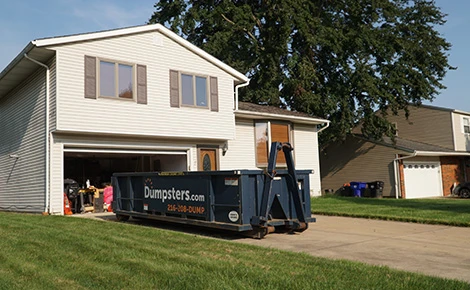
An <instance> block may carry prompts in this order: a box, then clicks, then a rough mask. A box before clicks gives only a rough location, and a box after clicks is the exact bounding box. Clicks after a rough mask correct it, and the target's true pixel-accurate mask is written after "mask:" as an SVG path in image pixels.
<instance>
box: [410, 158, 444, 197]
mask: <svg viewBox="0 0 470 290" xmlns="http://www.w3.org/2000/svg"><path fill="white" fill-rule="evenodd" d="M403 171H404V177H405V194H406V198H426V197H438V196H442V182H441V181H442V177H441V165H440V163H439V162H411V161H408V162H403Z"/></svg>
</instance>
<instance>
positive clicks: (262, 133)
mask: <svg viewBox="0 0 470 290" xmlns="http://www.w3.org/2000/svg"><path fill="white" fill-rule="evenodd" d="M290 136H291V126H290V124H286V123H277V122H270V121H265V122H255V142H256V166H257V167H267V166H268V161H269V153H270V150H271V143H272V142H276V141H277V142H289V143H291V144H292V142H291V137H290ZM285 166H286V159H285V157H284V153H283V152H282V151H279V152H278V155H277V159H276V167H285Z"/></svg>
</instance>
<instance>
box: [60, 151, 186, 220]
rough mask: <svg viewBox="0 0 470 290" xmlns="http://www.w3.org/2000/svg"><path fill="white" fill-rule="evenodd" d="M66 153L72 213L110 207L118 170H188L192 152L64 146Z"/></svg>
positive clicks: (66, 187)
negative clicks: (189, 155) (112, 179)
mask: <svg viewBox="0 0 470 290" xmlns="http://www.w3.org/2000/svg"><path fill="white" fill-rule="evenodd" d="M63 152H64V156H63V157H64V159H63V160H64V163H63V178H64V184H63V188H64V192H65V193H66V195H67V202H68V203H69V207H70V213H86V212H101V211H103V210H105V211H106V210H110V209H109V208H108V207H109V204H110V203H111V201H112V187H110V185H111V177H112V175H113V174H114V173H116V172H150V171H186V170H188V154H187V151H183V150H181V151H171V150H168V151H147V150H119V149H96V148H95V149H93V148H64V151H63ZM64 210H66V209H65V208H64ZM66 214H68V213H66Z"/></svg>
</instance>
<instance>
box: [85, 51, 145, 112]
mask: <svg viewBox="0 0 470 290" xmlns="http://www.w3.org/2000/svg"><path fill="white" fill-rule="evenodd" d="M84 70H85V80H84V82H85V92H84V93H85V98H87V99H97V98H98V97H109V98H116V99H128V100H136V101H137V103H138V104H147V66H145V65H140V64H129V63H125V62H121V61H112V60H105V59H99V58H97V57H94V56H87V55H85V68H84Z"/></svg>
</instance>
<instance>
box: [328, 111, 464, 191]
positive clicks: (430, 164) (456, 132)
mask: <svg viewBox="0 0 470 290" xmlns="http://www.w3.org/2000/svg"><path fill="white" fill-rule="evenodd" d="M387 118H388V120H389V121H390V122H391V123H392V124H393V125H394V126H395V128H396V131H397V134H396V140H395V142H393V141H392V140H391V139H390V138H384V139H383V140H381V141H374V140H368V139H365V138H363V137H362V136H361V135H360V134H359V133H358V131H359V130H356V131H355V132H356V134H353V135H351V136H349V137H348V138H347V139H346V140H345V141H344V142H342V143H341V142H339V143H335V144H330V145H329V146H327V147H326V148H325V150H323V151H322V152H321V153H320V156H321V157H320V160H321V162H320V163H321V175H322V187H323V188H324V189H330V190H331V189H332V190H333V191H339V190H341V187H342V186H343V184H345V183H348V182H351V181H359V182H371V181H377V180H379V181H383V182H384V183H385V186H384V193H383V194H384V196H388V197H401V198H423V197H439V196H448V195H450V194H451V189H452V188H453V186H454V184H455V183H460V182H463V181H467V180H468V179H469V176H470V175H469V174H470V170H469V168H470V152H469V151H470V142H469V140H470V113H468V112H462V111H458V110H452V109H446V108H439V107H434V106H426V105H422V106H420V107H410V117H409V118H408V119H406V118H405V115H404V112H403V111H402V112H400V114H399V115H398V116H393V115H392V114H389V116H388V117H387Z"/></svg>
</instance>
